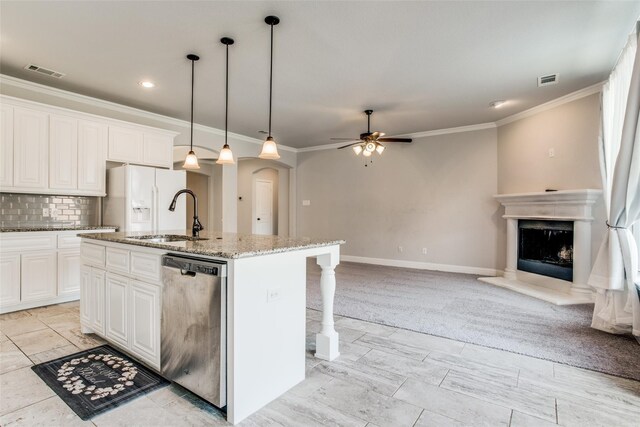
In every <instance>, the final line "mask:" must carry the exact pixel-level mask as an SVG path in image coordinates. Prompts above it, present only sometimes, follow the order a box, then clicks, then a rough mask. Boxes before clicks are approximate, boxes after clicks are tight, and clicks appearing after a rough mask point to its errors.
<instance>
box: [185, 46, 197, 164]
mask: <svg viewBox="0 0 640 427" xmlns="http://www.w3.org/2000/svg"><path fill="white" fill-rule="evenodd" d="M187 59H188V60H189V61H191V148H190V149H189V153H188V154H187V158H186V159H184V164H183V165H182V167H183V168H184V169H200V165H199V164H198V158H197V157H196V153H194V151H193V84H194V81H195V64H196V61H197V60H199V59H200V57H199V56H198V55H194V54H192V53H190V54H189V55H187Z"/></svg>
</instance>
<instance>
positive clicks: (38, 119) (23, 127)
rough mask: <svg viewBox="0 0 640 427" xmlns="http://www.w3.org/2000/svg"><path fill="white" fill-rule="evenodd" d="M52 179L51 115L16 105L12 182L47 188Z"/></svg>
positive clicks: (28, 186) (22, 185)
mask: <svg viewBox="0 0 640 427" xmlns="http://www.w3.org/2000/svg"><path fill="white" fill-rule="evenodd" d="M48 181H49V115H48V114H46V113H42V112H40V111H35V110H28V109H26V108H17V107H16V108H14V109H13V186H14V187H23V188H38V189H43V190H46V189H47V188H48Z"/></svg>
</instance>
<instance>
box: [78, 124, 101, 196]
mask: <svg viewBox="0 0 640 427" xmlns="http://www.w3.org/2000/svg"><path fill="white" fill-rule="evenodd" d="M107 134H108V127H107V125H103V124H100V123H95V122H90V121H87V120H80V121H79V122H78V190H86V191H91V192H95V193H96V195H104V194H105V175H106V173H107V169H106V152H107Z"/></svg>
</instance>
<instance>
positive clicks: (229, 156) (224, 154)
mask: <svg viewBox="0 0 640 427" xmlns="http://www.w3.org/2000/svg"><path fill="white" fill-rule="evenodd" d="M220 42H221V43H222V44H223V45H225V46H226V47H227V65H226V78H225V80H226V81H225V101H224V145H223V146H222V150H220V155H219V156H218V160H216V164H218V165H233V164H235V163H236V162H234V161H233V153H232V152H231V148H229V144H228V143H227V127H228V123H229V46H231V45H232V44H233V43H234V41H233V39H230V38H229V37H223V38H221V39H220Z"/></svg>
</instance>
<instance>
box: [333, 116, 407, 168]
mask: <svg viewBox="0 0 640 427" xmlns="http://www.w3.org/2000/svg"><path fill="white" fill-rule="evenodd" d="M364 113H365V114H366V115H367V131H366V132H365V133H361V134H360V140H359V141H358V142H354V143H352V144H347V145H343V146H342V147H338V150H341V149H343V148H347V147H351V148H352V149H353V152H354V153H355V154H356V156H359V155H360V154H362V155H363V156H365V157H371V155H372V154H373V152H374V151H375V152H376V153H378V155H381V154H382V152H383V151H384V150H385V146H384V145H382V143H383V142H406V143H409V142H411V138H385V137H384V135H385V134H384V133H382V132H371V114H373V110H364ZM332 139H337V140H346V141H349V140H351V141H353V140H352V139H350V138H332ZM365 166H366V165H365Z"/></svg>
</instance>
